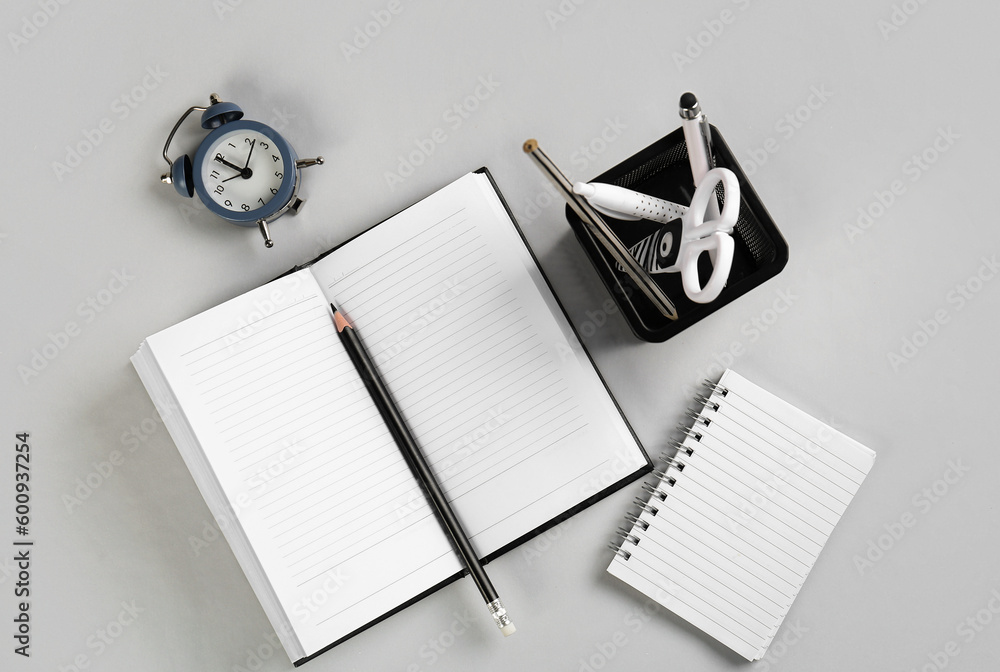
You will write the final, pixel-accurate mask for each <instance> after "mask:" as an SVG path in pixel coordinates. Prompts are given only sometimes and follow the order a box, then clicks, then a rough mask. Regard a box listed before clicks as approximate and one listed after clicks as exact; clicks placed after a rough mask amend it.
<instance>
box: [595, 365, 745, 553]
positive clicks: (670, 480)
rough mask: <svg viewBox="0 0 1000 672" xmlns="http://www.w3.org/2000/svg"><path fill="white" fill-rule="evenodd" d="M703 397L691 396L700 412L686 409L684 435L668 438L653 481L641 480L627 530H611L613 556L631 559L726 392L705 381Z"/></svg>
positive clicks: (680, 429)
mask: <svg viewBox="0 0 1000 672" xmlns="http://www.w3.org/2000/svg"><path fill="white" fill-rule="evenodd" d="M705 385H706V387H707V390H708V393H707V394H701V393H698V394H695V395H694V400H695V401H696V402H697V403H698V404H700V406H701V409H700V410H695V409H688V410H687V411H686V413H685V415H686V416H687V418H688V419H689V420H690V423H688V424H680V425H678V426H677V428H678V430H679V431H680V432H681V433H682V434H683V435H684V438H683V440H680V441H678V440H677V439H671V440H670V442H669V444H668V445H669V447H670V448H672V449H673V451H672V452H669V451H665V452H663V453H661V455H660V457H661V459H662V460H663V466H662V467H658V468H654V469H653V472H652V473H653V476H655V477H656V479H657V480H656V481H654V482H649V481H645V482H643V483H642V491H643V492H644V493H645V496H644V497H636V498H635V499H634V500H633V501H632V504H633V506H635V507H636V510H634V511H629V512H627V513H626V514H625V521H626V522H627V523H629V527H624V526H623V527H619V528H618V529H617V530H616V531H615V537H616V539H615V540H614V541H612V542H610V543H609V544H608V548H610V549H611V550H612V551H614V552H615V555H617V556H618V557H620V558H621V559H622V560H625V561H626V562H627V561H628V560H630V559H631V558H632V550H630V546H633V547H634V546H638V545H639V544H640V542H641V541H642V538H643V536H642V535H643V532H646V531H647V530H649V527H650V525H651V524H652V521H651V520H650V519H651V518H655V517H656V515H657V514H658V513H659V512H660V505H662V503H663V502H666V501H667V498H668V497H669V496H670V489H671V488H673V487H674V486H675V485H677V482H678V479H680V478H681V477H682V476H683V474H684V469H685V468H686V467H687V462H686V461H685V458H686V457H690V456H692V455H694V451H695V447H694V446H692V445H691V444H692V443H701V440H702V438H703V437H704V436H705V432H706V431H707V429H708V428H709V427H711V425H712V417H711V416H712V414H713V413H717V412H718V411H719V409H720V408H721V403H720V402H721V400H722V399H724V398H725V397H726V395H727V394H729V390H728V389H726V388H725V387H723V386H721V385H719V384H718V383H713V382H711V381H709V380H706V381H705Z"/></svg>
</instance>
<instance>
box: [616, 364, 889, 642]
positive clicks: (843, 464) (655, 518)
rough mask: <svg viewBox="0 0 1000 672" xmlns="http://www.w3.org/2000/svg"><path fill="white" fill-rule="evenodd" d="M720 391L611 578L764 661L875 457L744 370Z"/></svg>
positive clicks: (724, 381)
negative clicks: (766, 388) (756, 382)
mask: <svg viewBox="0 0 1000 672" xmlns="http://www.w3.org/2000/svg"><path fill="white" fill-rule="evenodd" d="M719 386H720V387H722V388H725V390H726V393H725V394H722V393H720V392H715V393H713V394H712V395H711V398H710V399H709V401H708V403H706V404H705V407H704V409H703V411H702V413H701V417H700V419H699V420H698V421H696V422H695V423H694V426H693V428H692V430H691V435H689V436H688V437H686V438H685V440H684V443H683V447H682V449H681V450H679V451H678V454H677V456H676V459H677V460H678V461H679V463H680V464H683V465H684V466H683V469H679V468H678V466H677V465H674V466H672V467H671V468H670V469H669V470H668V472H667V478H665V479H663V480H661V481H660V482H659V483H658V484H657V486H656V490H655V492H654V494H653V495H652V497H651V498H650V501H649V505H648V508H650V509H651V510H649V511H644V512H643V513H642V515H641V516H640V517H639V521H638V522H637V523H636V524H635V525H633V526H632V529H631V531H630V536H629V537H627V538H626V539H625V541H624V543H623V544H622V547H621V552H620V553H619V554H617V555H616V556H615V558H614V560H613V561H612V563H611V566H610V567H609V568H608V571H609V572H610V573H611V574H613V575H615V576H617V577H618V578H620V579H621V580H623V581H625V582H626V583H628V584H629V585H631V586H633V587H634V588H636V589H638V590H640V591H642V592H643V593H645V594H646V595H649V596H650V597H652V598H654V599H656V600H657V601H658V602H659V603H660V604H662V605H663V606H665V607H667V608H668V609H670V610H671V611H673V612H674V613H676V614H678V615H679V616H681V617H683V618H684V619H686V620H687V621H689V622H690V623H692V624H693V625H695V626H697V627H698V628H700V629H701V630H703V631H705V632H706V633H708V634H709V635H712V636H713V637H715V638H716V639H718V640H719V641H720V642H722V643H724V644H726V645H727V646H729V647H730V648H732V649H733V650H734V651H737V652H739V653H740V654H742V655H743V656H744V657H746V658H747V659H748V660H756V659H758V658H760V657H762V656H763V655H764V653H765V652H766V650H767V647H768V645H769V644H770V642H771V640H772V639H773V638H774V635H775V634H776V633H777V630H778V628H779V627H780V625H781V622H782V621H783V620H784V618H785V615H786V614H787V613H788V610H789V608H790V607H791V604H792V601H793V600H794V599H795V596H796V594H797V593H798V591H799V589H800V588H801V587H802V584H803V582H804V581H805V579H806V576H807V575H808V574H809V571H810V570H811V569H812V567H813V565H814V564H815V562H816V559H817V557H818V556H819V553H820V551H821V550H822V548H823V546H824V544H825V543H826V540H827V539H828V538H829V536H830V534H831V533H832V531H833V528H834V526H835V525H836V523H837V521H838V520H840V517H841V516H842V515H843V513H844V511H845V509H846V507H847V505H848V504H849V503H850V501H851V499H852V498H853V497H854V494H855V493H856V492H857V489H858V487H860V485H861V483H862V481H863V480H864V478H865V476H866V475H867V473H868V471H869V470H870V469H871V467H872V464H873V463H874V458H875V454H874V453H873V452H872V451H871V450H870V449H868V448H866V447H865V446H862V445H861V444H859V443H857V442H856V441H854V440H853V439H850V438H849V437H847V436H845V435H843V434H841V433H840V432H838V431H836V430H834V429H832V428H830V427H829V426H827V425H825V424H824V423H822V422H820V421H818V420H816V419H814V418H812V417H810V416H809V415H807V414H806V413H803V412H802V411H800V410H798V409H796V408H794V407H792V406H791V405H789V404H788V403H786V402H784V401H782V400H781V399H779V398H777V397H775V396H774V395H771V394H770V393H768V392H766V391H764V390H763V389H761V388H759V387H757V386H756V385H754V384H753V383H751V382H750V381H748V380H747V379H745V378H743V377H741V376H739V375H738V374H736V373H735V372H733V371H727V372H726V373H725V374H724V375H723V376H722V379H721V380H720V382H719Z"/></svg>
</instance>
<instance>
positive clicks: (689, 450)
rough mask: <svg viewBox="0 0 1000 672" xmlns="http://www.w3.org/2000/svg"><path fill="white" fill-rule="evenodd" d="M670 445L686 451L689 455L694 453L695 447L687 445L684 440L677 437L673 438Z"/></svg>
mask: <svg viewBox="0 0 1000 672" xmlns="http://www.w3.org/2000/svg"><path fill="white" fill-rule="evenodd" d="M670 445H671V446H673V447H674V448H676V449H677V451H678V452H680V451H684V452H685V453H687V454H688V456H691V455H694V448H691V447H689V446H685V445H684V444H683V443H682V442H680V441H678V440H677V439H671V440H670Z"/></svg>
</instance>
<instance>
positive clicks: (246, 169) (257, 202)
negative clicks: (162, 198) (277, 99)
mask: <svg viewBox="0 0 1000 672" xmlns="http://www.w3.org/2000/svg"><path fill="white" fill-rule="evenodd" d="M194 178H195V190H196V191H197V192H198V196H199V197H200V198H201V200H202V201H203V202H204V203H205V205H206V206H208V208H209V209H210V210H212V211H214V212H215V213H216V214H217V215H220V216H222V217H224V218H226V219H229V220H231V221H235V222H237V223H245V224H247V225H252V224H253V223H254V222H256V221H257V220H258V219H264V218H266V217H269V216H270V215H272V214H274V213H275V212H277V211H278V210H280V209H281V208H282V207H283V206H284V205H285V204H286V203H287V202H288V201H289V199H290V198H291V195H292V192H293V187H294V183H295V157H294V154H293V153H292V151H291V147H290V146H289V145H288V143H287V142H285V140H284V139H283V138H282V137H281V136H280V135H278V134H277V132H275V131H274V130H273V129H271V128H270V127H268V126H265V125H264V124H260V123H258V122H253V121H243V120H240V121H233V122H230V123H228V124H224V125H223V126H220V127H219V128H217V129H215V130H214V131H212V133H211V134H209V136H208V137H207V138H205V140H204V142H203V143H202V144H201V146H200V147H199V148H198V151H197V153H196V154H195V160H194Z"/></svg>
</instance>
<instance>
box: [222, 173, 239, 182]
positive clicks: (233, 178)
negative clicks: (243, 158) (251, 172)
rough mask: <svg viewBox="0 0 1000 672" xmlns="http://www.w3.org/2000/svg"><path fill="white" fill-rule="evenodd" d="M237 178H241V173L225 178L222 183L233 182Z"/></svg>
mask: <svg viewBox="0 0 1000 672" xmlns="http://www.w3.org/2000/svg"><path fill="white" fill-rule="evenodd" d="M237 177H243V172H242V171H240V172H238V173H236V174H235V175H233V176H232V177H227V178H226V179H224V180H223V182H228V181H229V180H235V179H236V178H237Z"/></svg>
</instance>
